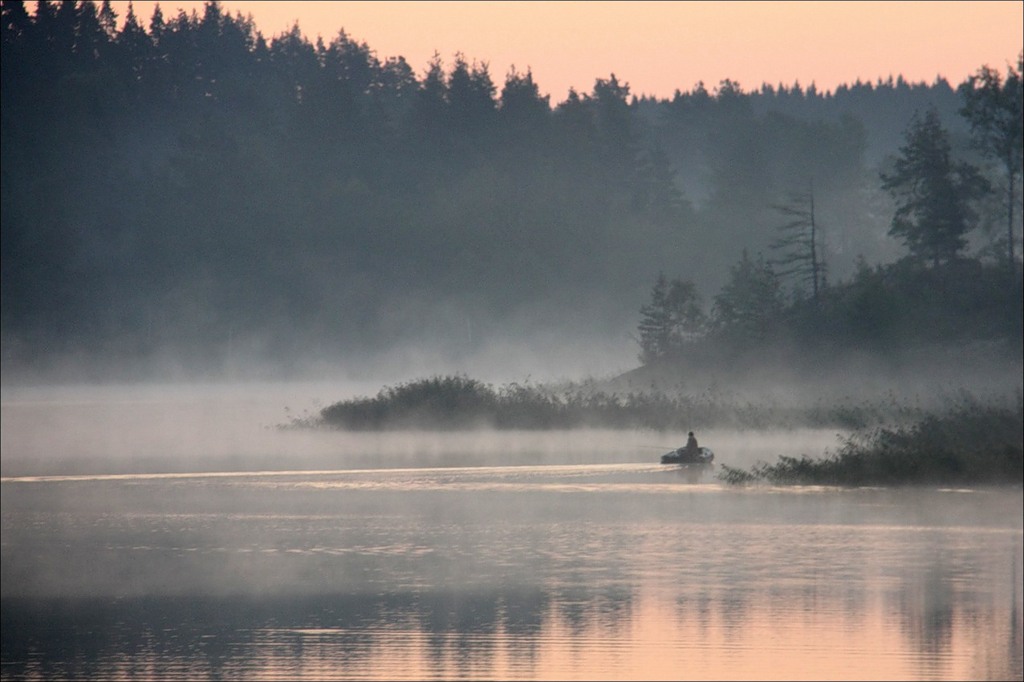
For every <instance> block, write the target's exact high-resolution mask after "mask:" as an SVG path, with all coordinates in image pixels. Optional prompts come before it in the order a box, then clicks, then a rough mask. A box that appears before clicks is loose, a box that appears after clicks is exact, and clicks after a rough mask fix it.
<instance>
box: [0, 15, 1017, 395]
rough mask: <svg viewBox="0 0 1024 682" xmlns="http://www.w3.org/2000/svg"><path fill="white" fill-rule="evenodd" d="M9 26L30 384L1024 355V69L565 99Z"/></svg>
mask: <svg viewBox="0 0 1024 682" xmlns="http://www.w3.org/2000/svg"><path fill="white" fill-rule="evenodd" d="M165 12H166V14H165ZM2 17H3V26H2V30H3V44H2V50H3V51H2V60H0V68H2V81H0V85H2V101H0V107H2V146H0V154H2V164H0V173H2V267H0V276H2V288H0V292H2V328H3V339H2V341H3V368H4V373H5V376H13V375H14V374H15V373H17V372H19V371H21V370H24V369H26V368H29V369H36V370H42V369H45V368H47V367H50V366H56V365H57V364H59V363H61V362H72V363H77V366H78V367H84V368H87V369H91V370H95V371H105V372H109V371H110V370H111V368H121V369H122V370H123V371H125V372H128V371H136V370H138V369H139V368H143V367H147V366H155V365H156V364H158V363H159V361H163V360H167V359H173V361H174V362H177V363H179V364H182V365H185V366H187V367H189V368H190V369H191V370H192V371H195V372H199V373H202V372H216V371H220V370H223V369H224V368H225V367H226V366H228V365H229V364H230V363H231V362H241V361H247V360H251V361H253V362H258V363H269V364H270V365H272V366H274V367H276V368H278V369H279V370H280V371H283V372H286V371H289V370H296V371H298V370H300V369H301V368H302V367H303V363H304V362H306V361H307V360H310V359H313V360H325V361H331V360H338V359H343V358H344V359H352V358H363V357H366V358H368V357H372V356H373V354H374V353H378V352H380V351H381V350H382V349H385V348H392V347H400V346H403V345H409V346H417V347H422V348H436V349H442V350H443V352H444V353H447V354H449V355H450V356H451V357H460V356H466V355H470V354H472V353H473V352H475V351H477V350H479V349H480V348H481V347H484V346H486V345H487V344H491V343H494V342H495V341H496V340H503V341H507V340H508V339H512V340H526V339H530V338H531V337H533V336H537V335H541V334H543V335H545V336H544V338H547V339H551V340H561V341H562V342H564V343H567V344H570V343H571V344H587V343H589V342H596V341H597V340H600V339H604V338H612V337H614V338H620V337H622V336H623V335H627V334H629V335H633V336H634V338H635V341H636V344H635V346H636V352H637V355H638V362H639V364H643V365H647V366H652V365H657V364H658V363H686V362H699V363H705V364H706V363H710V362H718V361H723V362H728V363H731V362H734V358H735V356H736V355H737V354H740V355H742V354H743V353H744V352H746V351H748V350H750V349H751V348H756V349H758V351H759V352H763V351H764V349H766V348H777V349H783V352H782V355H786V354H790V355H792V356H798V357H801V358H806V355H807V353H815V354H818V355H820V356H822V357H831V356H834V355H835V354H836V353H837V351H841V350H843V349H857V350H858V351H860V352H871V353H878V354H880V355H885V354H889V353H893V352H898V351H899V350H900V349H904V348H907V347H910V346H915V345H919V344H935V343H939V344H952V345H970V344H979V343H980V344H989V345H993V346H997V347H1000V348H1005V349H1008V352H1009V353H1010V354H1011V357H1014V356H1015V357H1017V358H1018V360H1019V357H1020V344H1021V308H1022V305H1021V302H1022V299H1021V270H1020V253H1021V249H1020V221H1021V213H1022V211H1021V206H1020V196H1021V193H1020V171H1021V160H1020V159H1021V133H1020V121H1021V94H1020V93H1021V66H1022V65H1021V63H1020V61H1019V60H1018V61H1017V62H1016V63H1013V64H991V65H984V64H979V65H978V71H977V72H976V73H974V74H963V75H962V76H963V78H962V80H960V81H958V82H952V83H951V82H948V81H947V80H945V79H943V78H936V80H935V81H934V82H932V83H908V82H906V81H905V80H904V79H903V78H901V77H899V76H898V75H894V76H893V77H890V78H889V79H887V80H879V81H877V82H869V83H865V82H856V83H851V84H848V85H845V86H842V87H839V88H837V89H836V90H835V91H828V92H823V91H820V90H818V89H816V88H815V86H814V85H813V84H804V85H801V84H799V83H792V84H756V85H755V86H754V87H753V88H749V89H747V88H744V87H743V86H742V85H741V84H739V83H735V82H732V81H723V82H721V83H718V84H704V83H696V84H680V89H679V90H678V91H677V92H676V94H675V95H674V96H673V97H671V98H668V99H656V98H652V97H638V96H636V95H635V94H634V93H632V92H631V91H630V87H629V84H628V74H597V75H595V80H594V84H593V88H592V90H591V91H590V92H575V91H570V92H568V93H565V94H564V95H560V96H557V97H555V98H553V97H552V96H551V95H546V94H542V92H543V84H541V83H536V82H535V81H534V79H533V77H532V74H531V73H530V72H529V71H528V70H527V71H525V72H522V71H515V70H513V71H511V72H510V73H507V74H492V73H490V71H489V67H488V65H487V64H486V63H482V62H479V61H477V60H475V59H474V58H473V57H472V56H471V55H463V54H455V55H436V56H435V58H434V59H433V60H432V61H431V62H430V63H429V64H427V65H413V64H409V63H407V62H406V61H405V59H403V58H402V57H401V56H397V55H396V56H383V55H378V54H377V53H376V52H375V51H374V50H373V48H372V46H370V45H367V44H365V43H362V42H359V41H358V40H357V39H355V38H353V37H352V36H349V35H348V34H347V33H346V32H345V31H344V29H343V28H340V27H339V31H338V33H337V34H336V35H335V36H334V37H332V38H330V39H323V40H320V39H318V40H317V41H315V42H313V41H311V40H310V39H309V38H307V37H306V36H305V35H304V34H303V33H302V31H301V29H300V27H299V26H298V25H296V26H295V27H294V28H293V29H292V30H291V31H289V32H287V33H283V34H281V35H276V36H271V37H267V36H263V35H261V34H260V33H259V32H258V31H257V30H256V28H255V26H254V24H253V22H252V20H251V19H250V18H246V17H243V16H241V15H236V16H231V15H229V14H228V13H227V12H225V10H224V9H223V8H222V6H221V5H220V4H218V3H216V2H210V3H207V4H206V6H205V9H204V11H203V12H202V13H199V14H186V13H184V12H181V11H177V10H174V9H172V8H171V6H170V5H168V6H166V7H164V8H163V9H158V10H157V11H156V12H154V14H153V16H152V17H139V16H135V15H134V13H133V12H131V11H129V13H128V15H127V16H125V17H118V16H116V15H115V13H114V12H113V10H112V9H111V6H110V5H109V3H107V2H102V3H95V2H71V1H67V2H39V3H37V4H35V5H34V6H33V7H31V8H30V7H28V6H27V5H26V4H25V3H22V2H6V1H5V2H3V4H2ZM893 69H894V72H898V69H899V65H898V64H894V65H893ZM957 76H959V75H957ZM100 368H102V370H101V369H100ZM9 373H10V374H9Z"/></svg>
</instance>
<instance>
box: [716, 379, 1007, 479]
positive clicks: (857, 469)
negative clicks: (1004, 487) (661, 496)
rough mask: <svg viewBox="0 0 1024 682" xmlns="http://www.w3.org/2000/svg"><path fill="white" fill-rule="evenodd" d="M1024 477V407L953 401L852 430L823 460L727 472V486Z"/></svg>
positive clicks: (782, 461)
mask: <svg viewBox="0 0 1024 682" xmlns="http://www.w3.org/2000/svg"><path fill="white" fill-rule="evenodd" d="M1022 477H1024V410H1022V400H1021V394H1020V392H1018V394H1017V399H1016V405H1015V406H1007V405H999V404H995V403H983V402H981V401H979V400H977V399H975V398H973V397H971V396H961V397H960V398H957V399H954V400H953V401H952V403H951V404H950V405H948V406H947V407H946V408H945V409H944V410H942V411H938V412H934V413H931V414H927V415H925V416H924V417H922V418H921V419H919V420H917V421H915V422H913V423H911V424H906V425H899V426H889V427H875V428H873V429H865V430H861V431H857V432H854V433H853V434H852V435H850V436H848V437H846V438H844V439H843V441H842V445H841V446H840V448H839V449H838V451H836V452H834V453H830V454H828V455H827V456H826V457H824V458H821V459H813V458H811V457H808V456H807V455H803V456H801V457H786V456H780V457H779V459H778V461H777V462H776V463H775V464H765V463H759V464H757V465H755V466H754V467H753V468H752V469H751V470H750V471H743V470H739V469H731V468H729V467H724V468H723V469H722V470H721V471H720V473H719V478H720V479H721V480H723V481H726V482H728V483H736V484H743V483H750V482H755V481H766V482H769V483H776V484H818V485H849V486H861V485H904V484H917V483H922V484H940V485H958V484H1013V485H1021V483H1022Z"/></svg>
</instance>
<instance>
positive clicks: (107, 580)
mask: <svg viewBox="0 0 1024 682" xmlns="http://www.w3.org/2000/svg"><path fill="white" fill-rule="evenodd" d="M190 404H191V403H190ZM82 409H83V404H82V403H81V402H74V401H72V402H70V403H69V402H68V401H66V400H64V401H56V402H54V401H50V402H47V401H43V402H32V401H29V402H21V401H12V400H8V401H6V402H5V403H4V426H3V429H4V434H5V435H4V439H5V440H4V458H3V459H4V467H5V470H4V478H3V480H2V483H0V487H2V494H0V509H2V557H0V560H2V561H0V563H2V566H0V582H2V628H0V637H2V676H3V679H4V680H20V679H36V680H58V679H76V680H77V679H104V680H106V679H145V680H160V679H183V678H188V679H198V680H202V679H218V680H220V679H232V680H265V679H388V680H392V679H481V678H487V679H581V680H583V679H586V680H592V679H730V680H738V679H757V680H768V679H849V680H854V679H856V680H871V679H885V680H893V679H928V680H931V679H936V680H986V679H991V680H1003V679H1022V675H1024V672H1022V670H1024V669H1022V632H1024V625H1022V613H1024V608H1022V591H1024V590H1022V587H1021V580H1022V577H1021V566H1022V544H1024V542H1022V540H1024V529H1022V523H1024V522H1022V518H1024V517H1022V514H1024V505H1022V492H1021V489H1020V487H1019V486H1018V487H1015V488H1007V489H999V490H993V489H964V490H944V489H934V488H929V489H912V490H906V489H857V490H844V489H835V488H767V487H751V488H734V487H729V486H725V485H723V484H721V483H720V482H718V481H717V480H716V479H715V478H714V475H713V472H704V473H700V472H688V471H684V470H682V469H680V468H678V467H674V466H662V465H660V464H657V459H658V456H659V454H660V452H659V451H658V450H657V449H656V448H657V447H659V446H660V443H659V441H658V438H663V439H666V440H665V441H664V442H665V443H668V444H670V445H671V444H675V442H676V441H675V440H674V439H675V438H676V437H677V436H676V435H675V434H661V435H660V436H656V435H652V434H649V433H648V434H643V433H612V432H581V433H563V434H546V435H545V436H544V437H543V439H542V437H541V436H540V435H538V434H504V435H498V436H488V437H486V438H485V437H484V436H482V435H480V434H475V435H473V434H461V435H459V434H457V435H450V436H441V435H438V434H403V435H378V436H370V435H364V436H358V437H356V436H346V435H342V434H316V435H311V434H308V433H281V432H278V431H273V430H267V431H260V433H261V434H262V435H261V437H260V438H253V439H252V440H251V441H245V443H244V445H241V444H240V443H242V440H240V437H239V438H236V439H234V442H235V444H236V448H239V449H238V450H237V451H234V452H233V451H232V450H231V448H230V447H229V446H228V445H227V444H226V443H225V444H217V445H208V446H206V447H205V449H204V446H203V445H202V443H203V441H202V439H201V438H199V437H198V436H199V435H201V434H197V433H196V432H195V431H194V430H189V429H182V428H180V426H179V427H178V428H177V429H170V430H168V431H167V432H166V433H164V434H162V435H161V433H159V432H160V427H159V426H158V425H156V423H155V422H153V420H152V419H151V417H147V416H146V415H145V414H144V412H145V410H144V409H141V408H139V406H138V404H137V403H135V404H134V406H132V407H128V406H127V404H120V407H114V408H111V407H110V406H109V405H108V406H107V407H103V408H100V407H97V406H96V405H95V404H92V403H88V404H86V405H85V406H84V409H85V410H86V413H87V415H88V416H87V417H82V416H81V411H82ZM182 409H184V408H182ZM188 409H193V408H188ZM167 410H168V408H167V406H166V405H164V406H163V407H162V408H161V410H160V413H161V414H162V415H163V416H164V417H167V418H168V421H169V423H175V424H179V425H180V424H181V422H180V421H179V419H180V418H181V415H180V414H173V410H171V412H172V414H171V415H170V417H168V414H167ZM200 412H202V413H203V414H207V412H206V411H203V410H201V409H198V408H197V412H196V414H199V413H200ZM72 413H74V415H76V416H71V415H72ZM125 413H128V414H130V416H131V419H130V420H128V421H127V422H125V423H132V424H134V425H135V426H134V427H133V428H132V429H131V430H130V432H131V433H132V434H134V435H132V436H131V437H130V438H129V437H128V436H127V435H125V434H126V433H127V432H128V431H127V430H125V431H123V432H122V436H121V437H115V436H113V435H111V434H110V433H109V430H110V429H111V428H112V426H113V423H114V422H113V421H112V420H114V416H112V415H117V420H120V419H122V418H123V417H125ZM44 414H46V415H48V416H44ZM32 415H35V417H32ZM34 419H35V420H36V421H34ZM78 420H80V421H78ZM105 420H107V421H105ZM140 420H141V424H140ZM197 421H198V418H197ZM229 422H230V420H228V422H225V423H229ZM85 424H90V425H93V427H98V428H99V429H100V431H101V432H103V433H105V434H106V435H103V436H92V437H91V439H90V437H89V436H88V434H87V433H86V431H85V426H84V425H85ZM193 426H195V424H193ZM136 427H141V428H136ZM226 428H227V427H226ZM231 428H234V427H231ZM69 429H71V430H72V432H74V429H79V431H78V435H79V436H80V438H79V439H78V440H77V441H75V440H74V439H73V438H71V437H70V436H69V435H68V430H69ZM229 431H230V429H229ZM175 433H177V438H175V437H174V434H175ZM231 433H233V432H230V433H229V434H227V435H231ZM238 433H241V431H239V432H238ZM222 435H224V434H222ZM235 435H237V434H235ZM699 435H700V434H699ZM652 439H653V443H652ZM227 440H228V441H230V440H232V439H230V438H228V439H227ZM832 440H834V434H813V433H793V432H788V433H781V434H779V433H776V434H763V433H762V434H726V433H719V434H710V433H709V434H707V437H705V438H704V439H703V440H702V443H703V444H706V445H709V446H711V447H713V448H714V449H715V452H716V455H717V459H718V460H719V461H720V462H725V463H730V464H732V463H735V464H736V465H739V466H746V465H748V464H749V463H751V462H752V461H753V460H754V459H760V458H767V457H769V456H770V455H771V454H772V453H773V452H781V453H785V454H800V452H801V450H795V451H794V450H792V449H790V448H787V446H786V445H785V444H786V443H787V442H789V443H791V444H793V445H792V447H797V445H796V443H797V442H799V443H800V446H803V445H807V446H808V447H815V446H817V445H820V444H821V443H825V444H826V446H827V445H828V444H830V443H831V441H832ZM65 441H66V442H65ZM76 442H77V446H76V445H74V443H76ZM186 445H187V447H186ZM60 447H63V448H64V450H63V451H62V453H56V452H53V453H52V456H51V457H50V458H49V459H48V460H45V461H44V460H43V459H40V458H41V457H42V455H43V454H45V453H48V452H52V451H53V450H54V449H55V448H60ZM115 451H116V452H115ZM275 452H276V453H278V457H277V459H276V466H271V467H266V466H265V465H266V464H268V463H273V462H275V460H274V453H275ZM204 453H205V455H204ZM294 453H300V454H301V456H300V454H294ZM645 453H646V454H645ZM33 462H35V464H34V465H33V464H32V463H33ZM328 462H331V463H333V464H334V466H333V467H327V466H322V465H324V464H325V463H328ZM174 463H177V465H176V466H175V465H174ZM245 464H257V465H260V466H252V467H249V468H246V467H245V466H244V465H245ZM285 464H296V465H298V466H294V467H287V466H284V465H285ZM316 465H320V466H316ZM33 466H34V467H35V469H34V470H33ZM57 470H60V471H63V472H64V473H63V474H58V473H57Z"/></svg>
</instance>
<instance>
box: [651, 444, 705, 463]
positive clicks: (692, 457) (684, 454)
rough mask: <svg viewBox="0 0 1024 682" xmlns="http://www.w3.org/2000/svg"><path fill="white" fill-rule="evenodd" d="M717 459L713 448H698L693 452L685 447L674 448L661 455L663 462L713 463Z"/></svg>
mask: <svg viewBox="0 0 1024 682" xmlns="http://www.w3.org/2000/svg"><path fill="white" fill-rule="evenodd" d="M714 459H715V453H713V452H712V451H711V448H704V447H701V448H697V451H696V452H691V451H689V450H687V449H686V448H685V447H682V448H679V449H677V450H673V451H672V452H666V453H665V454H664V455H662V456H661V463H662V464H711V462H713V461H714Z"/></svg>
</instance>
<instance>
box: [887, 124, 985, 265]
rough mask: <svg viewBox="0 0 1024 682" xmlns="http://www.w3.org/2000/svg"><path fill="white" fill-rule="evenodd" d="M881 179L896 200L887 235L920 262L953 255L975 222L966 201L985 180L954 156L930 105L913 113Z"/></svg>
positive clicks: (948, 258) (978, 191)
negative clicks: (919, 113)
mask: <svg viewBox="0 0 1024 682" xmlns="http://www.w3.org/2000/svg"><path fill="white" fill-rule="evenodd" d="M881 177H882V188H883V189H884V190H886V191H888V192H889V193H890V194H891V195H892V197H893V198H894V199H895V200H896V204H897V207H896V213H895V214H894V215H893V218H892V225H891V227H890V229H889V234H890V235H892V236H893V237H896V238H898V239H901V240H903V243H904V244H905V245H906V247H907V249H908V250H909V251H910V255H911V256H912V257H913V258H916V259H918V260H920V261H922V262H928V261H930V262H931V263H932V264H933V265H936V266H937V265H939V264H940V263H943V262H950V261H952V260H954V259H956V258H957V257H958V256H959V254H960V252H961V251H962V250H963V249H964V248H965V247H966V246H967V238H966V234H967V232H968V231H969V230H970V229H971V228H972V227H973V226H974V222H975V215H974V211H973V209H972V206H971V204H972V202H973V201H974V200H975V199H977V198H978V197H980V196H981V195H982V194H983V193H984V192H985V191H986V190H987V183H986V182H985V180H984V178H982V176H981V174H980V173H979V172H978V170H977V169H976V168H975V167H974V166H971V165H970V164H968V163H965V162H957V161H955V160H954V159H953V155H952V151H951V144H950V140H949V133H948V132H947V131H946V129H945V128H943V126H942V123H941V122H940V121H939V114H938V112H937V111H936V110H935V109H934V108H933V109H930V110H929V111H928V112H927V113H926V114H925V116H924V118H920V117H917V116H915V117H914V120H913V121H912V123H911V125H910V128H909V129H908V131H907V132H906V135H905V144H904V145H903V146H902V147H900V156H899V158H897V159H896V162H895V164H894V165H893V169H892V172H891V173H885V172H883V173H882V174H881Z"/></svg>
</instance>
